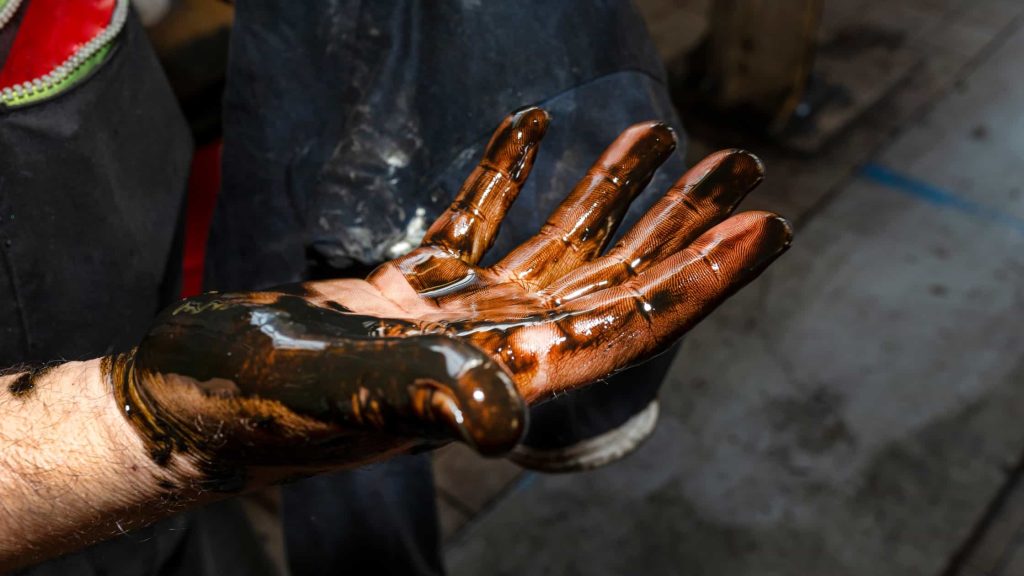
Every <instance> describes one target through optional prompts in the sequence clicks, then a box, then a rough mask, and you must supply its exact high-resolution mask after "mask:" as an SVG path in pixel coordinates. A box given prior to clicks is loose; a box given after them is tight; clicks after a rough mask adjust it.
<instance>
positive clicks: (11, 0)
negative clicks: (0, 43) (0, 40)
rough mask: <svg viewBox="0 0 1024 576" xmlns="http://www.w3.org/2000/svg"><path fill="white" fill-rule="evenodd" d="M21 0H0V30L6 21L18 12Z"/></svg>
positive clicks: (5, 24)
mask: <svg viewBox="0 0 1024 576" xmlns="http://www.w3.org/2000/svg"><path fill="white" fill-rule="evenodd" d="M19 6H21V0H0V30H3V29H4V26H7V23H8V22H10V21H11V18H14V15H15V14H17V13H18V7H19Z"/></svg>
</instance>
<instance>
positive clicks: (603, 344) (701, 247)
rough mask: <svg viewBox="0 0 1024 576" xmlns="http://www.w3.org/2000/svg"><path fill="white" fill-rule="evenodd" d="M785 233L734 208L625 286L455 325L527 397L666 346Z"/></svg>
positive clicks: (761, 263) (760, 266) (780, 244)
mask: <svg viewBox="0 0 1024 576" xmlns="http://www.w3.org/2000/svg"><path fill="white" fill-rule="evenodd" d="M791 237H792V233H791V229H790V227H789V224H788V223H787V222H786V221H785V220H783V219H782V218H780V217H778V216H776V215H774V214H769V213H766V212H747V213H743V214H739V215H737V216H734V217H732V218H730V219H728V220H726V221H725V222H722V223H721V224H719V225H718V226H715V227H714V228H712V229H711V230H709V231H708V232H705V233H704V234H703V235H702V236H701V237H700V238H698V239H697V241H696V242H694V243H693V245H691V246H690V247H688V248H686V249H685V250H683V251H680V252H678V253H676V254H674V255H672V256H670V257H669V258H666V259H665V260H663V261H662V262H660V263H658V264H656V265H655V266H653V267H651V268H650V269H648V270H647V271H645V272H643V273H642V274H640V275H639V276H637V277H636V278H633V279H632V280H630V281H629V282H626V283H625V284H622V285H619V286H615V287H612V288H609V289H607V290H602V291H600V292H596V293H594V294H591V295H589V296H584V297H582V298H579V299H577V300H574V301H572V302H569V303H568V304H566V305H564V306H561V307H559V308H557V309H556V310H555V311H553V312H552V313H551V314H548V315H546V316H543V317H536V318H526V319H524V320H523V321H520V322H506V323H505V324H504V325H502V326H496V327H495V329H487V328H488V327H480V326H469V327H465V328H462V329H461V330H460V331H461V332H462V333H463V336H464V337H465V338H468V339H470V340H471V341H473V342H476V343H477V344H478V345H479V346H482V347H484V348H486V349H493V350H497V351H498V354H497V357H498V359H499V360H501V361H502V362H503V363H504V364H505V365H506V366H507V367H508V368H509V370H510V371H511V372H512V373H513V376H514V377H515V378H516V382H517V384H518V386H519V390H520V392H521V393H522V394H523V397H524V398H525V399H526V400H527V402H531V403H532V402H536V401H538V400H539V399H542V398H546V397H550V396H551V395H552V394H555V393H557V392H560V391H564V390H567V389H571V388H574V387H578V386H582V385H585V384H588V383H590V382H593V381H595V380H598V379H600V378H604V377H606V376H608V375H609V374H612V373H614V372H616V371H618V370H622V369H624V368H626V367H628V366H630V365H632V364H634V363H636V362H638V361H640V360H643V359H644V358H647V357H649V356H651V355H653V354H656V353H657V352H660V351H661V350H664V349H665V348H667V347H669V346H670V345H671V344H672V342H673V341H674V340H675V339H676V338H678V337H679V336H681V335H682V334H683V333H684V332H686V331H687V330H689V329H690V328H692V327H693V326H694V325H695V324H696V323H697V322H699V321H700V320H701V319H702V318H704V317H705V316H706V315H707V314H708V313H710V312H711V311H712V310H714V308H715V307H716V306H718V305H719V304H720V303H721V302H722V301H724V300H725V299H726V298H728V297H729V296H730V295H732V294H733V293H735V292H736V291H737V290H739V289H740V288H741V287H743V286H744V285H745V284H747V283H748V282H750V281H751V280H753V279H754V278H756V277H757V276H758V275H759V274H760V273H761V272H762V271H763V270H764V269H765V268H766V267H767V266H768V265H769V264H770V263H771V262H772V261H773V260H774V259H775V258H777V257H778V256H779V255H780V254H781V253H782V252H784V251H785V250H786V248H787V247H788V246H789V243H790V240H791ZM496 338H503V340H502V341H501V342H500V343H499V342H496V341H495V339H496Z"/></svg>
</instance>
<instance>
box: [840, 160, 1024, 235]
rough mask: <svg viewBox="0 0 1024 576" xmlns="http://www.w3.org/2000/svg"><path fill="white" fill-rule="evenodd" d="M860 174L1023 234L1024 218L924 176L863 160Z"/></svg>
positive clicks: (887, 185) (930, 201)
mask: <svg viewBox="0 0 1024 576" xmlns="http://www.w3.org/2000/svg"><path fill="white" fill-rule="evenodd" d="M860 174H861V176H863V177H864V178H867V179H868V180H871V181H872V182H875V183H877V184H881V185H882V186H885V187H887V188H891V189H893V190H896V191H897V192H902V193H904V194H906V195H908V196H913V197H914V198H918V199H920V200H924V201H925V202H928V203H929V204H933V205H935V206H939V207H942V208H950V209H952V210H956V211H958V212H962V213H964V214H969V215H971V216H974V217H976V218H981V219H983V220H988V221H989V222H993V223H996V224H999V225H1001V226H1005V227H1007V228H1011V229H1013V230H1015V231H1017V232H1018V233H1020V234H1024V220H1022V219H1020V218H1016V217H1014V216H1011V215H1009V214H1006V213H1004V212H1002V211H1000V210H999V209H997V208H992V207H991V206H985V205H984V204H979V203H977V202H975V201H973V200H970V199H967V198H964V197H962V196H958V195H957V194H955V193H953V192H950V191H949V190H945V189H943V188H939V187H938V186H933V185H932V184H929V183H927V182H924V181H923V180H918V179H916V178H911V177H910V176H907V175H905V174H900V173H899V172H896V171H895V170H892V169H891V168H886V167H885V166H882V165H881V164H874V163H871V164H866V165H865V166H864V167H863V168H861V170H860Z"/></svg>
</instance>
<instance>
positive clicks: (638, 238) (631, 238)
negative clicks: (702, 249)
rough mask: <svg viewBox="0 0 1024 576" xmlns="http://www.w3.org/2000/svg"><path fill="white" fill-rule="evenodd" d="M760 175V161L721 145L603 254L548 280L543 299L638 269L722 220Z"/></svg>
mask: <svg viewBox="0 0 1024 576" xmlns="http://www.w3.org/2000/svg"><path fill="white" fill-rule="evenodd" d="M763 179H764V166H763V164H761V161H760V160H759V159H758V158H757V157H756V156H754V155H753V154H751V153H749V152H746V151H743V150H723V151H721V152H717V153H715V154H712V155H711V156H708V157H707V158H705V159H704V160H702V161H701V162H699V163H698V164H697V165H696V166H694V167H693V168H691V169H690V170H689V171H687V172H686V174H684V175H683V177H682V178H680V179H679V181H677V182H676V183H675V184H674V185H673V186H672V188H671V189H669V191H668V193H666V194H665V196H663V197H662V198H661V199H660V200H659V201H658V202H657V203H656V204H655V205H654V206H652V207H651V209H650V210H648V211H647V213H646V214H644V216H643V217H642V218H640V220H639V221H638V222H637V223H636V225H635V226H633V228H632V229H631V230H630V231H629V232H627V233H626V234H625V235H624V236H623V237H622V240H620V241H619V242H618V243H616V244H615V246H613V247H612V249H611V250H609V251H608V253H607V254H606V255H604V256H602V257H600V258H598V259H596V260H594V261H593V262H592V263H590V264H588V265H586V266H584V267H582V268H580V269H579V270H574V271H572V272H570V273H569V274H568V275H567V276H565V277H563V278H560V279H559V280H557V281H555V282H554V283H553V284H552V285H550V286H549V287H548V288H547V289H546V290H545V292H546V294H547V297H548V299H549V300H550V301H551V302H553V303H555V304H562V303H564V302H568V301H569V300H572V299H574V298H579V297H581V296H584V295H586V294H589V293H591V292H594V291H596V290H600V289H602V288H607V287H608V286H614V285H616V284H619V283H621V282H623V281H625V280H627V279H628V278H630V277H633V276H635V275H637V274H639V273H640V272H642V271H644V270H646V269H647V268H649V267H650V266H652V265H653V264H656V263H657V262H659V261H660V260H662V259H663V258H665V257H667V256H668V255H670V254H674V253H675V252H678V251H679V250H682V249H683V248H684V247H686V246H687V245H688V244H689V243H690V242H692V241H693V240H694V239H695V238H696V237H697V236H699V235H700V234H701V233H703V232H704V231H705V230H707V229H708V228H710V227H711V226H714V225H715V224H717V223H719V222H721V221H722V220H723V219H724V218H725V217H726V216H728V215H729V214H731V213H732V212H733V210H735V209H736V207H737V206H738V205H739V203H740V202H741V201H742V200H743V198H745V197H746V195H747V193H749V192H750V191H751V190H753V189H754V188H755V187H757V185H758V184H760V183H761V181H762V180H763Z"/></svg>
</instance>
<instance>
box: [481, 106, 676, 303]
mask: <svg viewBox="0 0 1024 576" xmlns="http://www.w3.org/2000/svg"><path fill="white" fill-rule="evenodd" d="M675 145H676V137H675V133H674V132H673V131H672V129H671V128H669V127H668V126H666V125H665V124H660V123H654V122H647V123H643V124H636V125H634V126H631V127H630V128H628V129H626V131H625V132H623V133H622V134H621V135H620V136H619V137H618V138H617V139H616V140H615V142H613V143H612V145H611V146H609V147H608V149H607V150H605V152H604V154H602V155H601V157H600V158H599V159H598V160H597V162H596V163H595V164H594V165H593V166H592V167H591V168H590V170H589V171H588V172H587V174H586V176H584V177H583V179H582V180H580V183H579V184H577V185H576V188H574V189H573V191H572V193H571V194H570V195H569V197H568V198H566V199H565V201H563V202H562V204H561V205H560V206H559V207H558V208H557V209H556V210H555V212H554V213H553V214H552V215H551V217H550V218H548V220H547V222H546V223H545V224H544V226H543V227H542V228H541V230H540V232H539V233H538V234H537V235H536V236H534V237H533V238H531V239H530V240H528V241H527V242H526V243H525V244H523V245H522V246H520V247H518V248H516V249H515V250H513V251H512V252H511V253H510V254H508V255H507V256H506V257H505V258H503V259H502V260H501V261H500V262H499V263H498V264H497V265H496V266H495V270H496V271H498V272H499V273H501V274H502V275H503V276H505V277H507V278H509V279H515V280H517V281H519V282H521V283H524V284H526V285H528V286H530V287H531V288H538V287H543V286H545V285H546V284H548V283H549V282H551V281H552V280H554V279H556V278H560V277H562V276H564V275H565V274H566V273H567V272H568V271H569V270H572V269H574V268H576V267H577V266H579V265H580V264H582V263H583V262H586V261H588V260H590V259H591V258H593V257H594V256H595V255H597V254H598V253H600V252H601V250H602V249H604V247H605V245H606V243H607V242H608V240H610V239H611V236H612V234H614V232H615V229H616V228H617V227H618V225H619V221H620V220H621V219H622V217H623V215H625V213H626V210H628V209H629V204H630V202H632V201H633V199H634V198H635V197H636V196H637V195H638V194H639V193H640V192H641V191H642V190H643V189H644V187H645V186H646V185H647V183H648V182H650V180H651V177H652V176H653V175H654V171H655V170H656V169H657V168H658V166H660V165H661V163H662V162H664V161H665V159H666V158H668V157H669V155H670V154H672V151H673V150H674V149H675Z"/></svg>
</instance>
